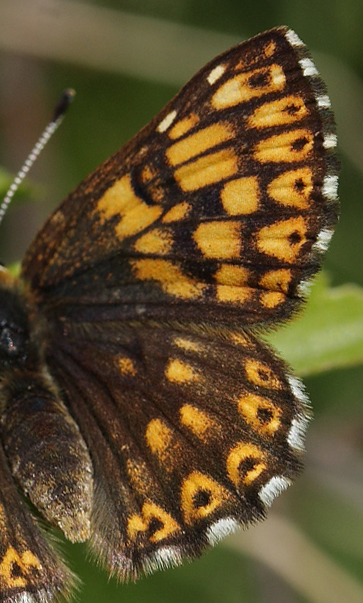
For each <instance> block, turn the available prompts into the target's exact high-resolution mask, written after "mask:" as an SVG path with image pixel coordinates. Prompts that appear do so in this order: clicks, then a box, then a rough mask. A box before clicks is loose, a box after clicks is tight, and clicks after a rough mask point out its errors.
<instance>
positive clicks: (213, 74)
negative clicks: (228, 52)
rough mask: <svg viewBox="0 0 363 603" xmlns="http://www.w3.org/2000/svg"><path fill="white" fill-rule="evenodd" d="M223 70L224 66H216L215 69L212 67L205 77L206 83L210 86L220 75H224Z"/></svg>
mask: <svg viewBox="0 0 363 603" xmlns="http://www.w3.org/2000/svg"><path fill="white" fill-rule="evenodd" d="M225 70H226V66H225V65H217V67H214V69H212V71H211V72H210V74H209V75H208V77H207V81H208V83H209V84H210V85H211V86H212V85H213V84H214V83H215V82H216V81H217V80H218V79H219V78H220V77H221V75H223V74H224V72H225Z"/></svg>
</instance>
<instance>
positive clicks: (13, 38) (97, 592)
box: [0, 0, 363, 603]
mask: <svg viewBox="0 0 363 603" xmlns="http://www.w3.org/2000/svg"><path fill="white" fill-rule="evenodd" d="M130 14H131V15H133V16H134V18H133V19H131V20H130V19H129V16H130ZM145 18H146V19H145ZM150 18H151V19H150ZM281 24H285V25H288V26H290V27H291V28H293V29H295V30H296V32H297V33H298V34H299V36H300V37H301V38H302V39H303V40H304V41H305V43H306V44H307V46H308V47H309V49H310V51H311V52H312V54H313V57H314V60H315V62H316V65H317V67H318V69H319V70H320V72H321V74H322V76H323V79H324V80H325V81H326V83H327V85H328V88H329V94H330V97H331V100H332V104H333V108H334V109H335V112H336V120H337V126H338V137H339V142H340V146H339V152H340V158H341V163H342V172H341V184H340V197H341V203H342V210H341V220H340V223H339V225H338V227H337V231H336V234H335V236H334V238H333V241H332V244H331V247H330V249H329V252H328V254H327V257H326V260H325V263H324V269H325V271H326V273H327V274H328V277H327V276H325V279H323V280H320V281H319V284H318V286H317V287H316V288H315V290H314V293H313V297H312V299H311V302H309V304H308V307H307V311H306V313H305V315H304V316H303V318H301V320H298V321H296V323H293V324H292V325H291V327H290V326H289V327H287V328H286V329H283V330H282V332H281V333H278V334H276V335H274V340H275V343H276V345H278V346H279V348H280V349H281V350H282V352H283V354H284V356H285V358H286V359H287V360H288V361H289V362H290V363H291V364H292V365H293V366H294V367H295V369H296V370H297V372H298V373H300V374H303V375H305V378H304V380H305V383H306V386H307V389H308V391H309V394H310V397H311V400H312V405H313V408H314V414H315V420H314V422H313V424H312V425H311V427H310V430H309V433H308V437H307V456H306V469H305V472H304V474H303V476H302V477H301V478H300V479H299V480H298V482H297V483H296V484H295V485H294V487H293V488H290V489H289V491H288V492H286V493H284V494H283V496H282V497H280V498H279V499H278V500H277V501H276V502H275V503H274V505H273V509H272V512H271V513H270V517H269V519H268V521H267V522H265V524H263V525H262V526H258V527H254V528H252V529H250V530H249V531H248V532H246V533H240V534H238V535H237V536H236V537H234V538H231V539H229V540H228V539H227V540H226V541H225V542H224V544H222V545H219V546H218V547H217V548H215V549H214V550H213V551H211V552H210V553H208V554H207V555H205V556H204V557H203V558H202V559H201V560H199V561H197V562H194V563H193V564H187V565H185V566H183V567H181V568H177V569H174V570H169V571H167V572H162V573H158V574H156V575H154V576H152V577H149V578H147V579H144V580H142V581H140V582H139V583H138V584H136V585H127V586H125V585H120V586H116V583H115V581H114V580H113V579H111V581H108V578H107V574H106V572H104V571H103V570H98V569H97V570H96V569H95V568H94V567H93V566H92V565H90V564H89V563H88V562H87V561H85V557H86V549H85V547H84V546H80V545H77V546H71V545H68V544H67V545H66V544H64V545H62V546H63V549H64V553H65V556H66V558H67V559H68V560H69V562H70V564H71V566H72V568H73V569H74V571H76V572H77V573H78V574H79V575H80V577H81V579H82V581H83V583H84V586H83V588H82V590H81V591H80V594H79V597H78V600H79V601H80V602H81V603H96V602H100V601H107V602H110V603H113V602H116V601H123V602H125V603H128V602H137V601H142V602H143V603H150V602H153V601H158V602H164V601H165V603H167V602H172V603H178V602H179V601H180V602H182V601H183V602H184V601H188V602H190V603H193V602H197V601H198V603H199V602H200V603H203V602H214V601H216V602H217V601H222V600H223V601H225V602H226V603H232V602H233V603H234V602H240V601H241V602H244V603H254V602H265V601H266V602H268V603H275V602H276V603H277V602H278V603H300V602H309V601H312V602H315V601H316V602H317V603H325V602H326V603H328V602H329V603H335V601H336V602H337V603H338V601H339V602H340V601H344V602H346V603H355V602H357V603H358V602H359V601H363V464H362V456H363V454H362V452H363V450H362V449H363V435H362V434H363V371H362V360H363V292H362V287H363V195H362V191H363V2H362V1H361V0H329V1H328V0H322V1H318V0H305V1H303V0H300V1H293V0H274V1H272V0H262V1H259V0H223V2H220V1H219V0H172V1H169V2H168V1H167V0H129V1H121V2H117V1H116V0H109V1H108V2H100V1H98V2H88V3H83V4H78V3H76V2H72V1H67V2H66V1H62V0H59V1H58V2H53V1H52V2H50V1H49V0H42V1H38V0H28V1H27V2H26V1H24V2H21V1H19V0H14V1H13V0H12V2H9V0H0V95H1V96H0V154H1V157H0V164H1V165H3V166H5V167H6V169H7V170H8V171H9V172H11V173H13V172H15V171H16V170H17V169H19V167H20V166H21V164H22V162H23V160H24V158H25V156H26V155H27V153H28V152H29V150H30V148H31V147H32V145H33V143H34V141H35V140H36V138H37V137H38V135H39V133H40V131H41V129H42V128H43V125H44V124H45V122H46V121H47V119H48V117H49V116H50V115H51V112H52V109H53V106H54V104H55V102H56V100H57V98H58V96H59V93H60V92H61V90H62V89H63V88H65V87H72V88H75V89H76V91H77V97H76V100H75V102H74V104H73V105H72V108H71V110H70V111H69V114H68V116H67V118H66V121H65V122H64V124H63V126H62V128H61V130H60V131H59V132H58V133H57V134H56V136H55V137H54V138H53V140H52V141H51V142H50V144H49V145H48V147H47V149H46V150H45V151H44V152H43V154H42V156H41V158H40V159H39V161H38V163H37V165H36V166H35V167H34V169H33V171H32V173H31V182H30V184H29V183H28V184H27V185H26V186H24V187H23V190H22V194H21V195H19V198H20V199H21V200H22V202H20V201H19V202H18V203H14V205H13V207H11V209H10V210H9V212H8V214H7V216H6V218H5V220H4V222H3V224H2V225H1V227H0V258H1V261H2V262H4V263H9V262H12V261H15V260H18V259H20V258H21V255H22V254H23V252H24V251H25V249H26V247H27V245H28V244H29V242H30V240H31V238H32V237H33V236H34V234H35V232H36V230H37V228H38V227H39V226H40V224H41V223H42V220H43V219H44V218H45V217H46V216H47V214H48V213H49V211H50V210H51V209H52V208H54V207H55V206H56V205H57V204H58V203H59V201H60V200H61V199H62V197H63V196H65V195H66V194H67V192H68V191H69V190H70V189H71V188H73V187H74V186H75V185H76V184H77V183H78V182H79V181H80V180H81V179H82V178H83V177H84V176H86V175H87V173H88V172H90V171H91V170H92V169H94V168H95V167H96V166H97V165H98V164H99V163H100V162H101V161H103V160H104V159H105V158H106V157H108V156H109V155H110V154H111V153H113V152H114V151H115V150H116V149H117V148H118V147H120V146H121V145H122V143H123V142H125V141H126V140H127V139H128V138H130V137H131V136H132V135H133V134H134V133H136V132H137V131H138V130H139V129H140V128H141V127H142V126H143V125H144V124H145V123H147V121H148V120H149V119H150V118H151V117H153V115H154V114H155V113H157V112H158V111H159V110H160V109H161V108H162V107H163V105H164V104H165V103H166V102H167V101H168V100H169V99H170V98H171V97H172V96H173V94H175V92H176V91H177V90H178V87H179V85H181V84H183V83H184V82H185V81H186V80H187V79H188V78H189V77H190V76H192V75H193V73H194V72H195V71H196V70H197V69H198V68H199V67H201V66H202V65H203V64H204V63H205V62H206V61H207V60H209V59H211V58H213V56H215V55H216V54H218V53H219V52H221V51H222V50H223V49H225V48H227V47H228V46H230V45H232V44H234V43H235V42H238V41H239V40H243V39H246V38H248V37H250V36H252V35H254V34H257V33H258V32H260V31H263V30H265V29H269V28H271V27H274V26H276V25H281ZM115 34H116V35H115ZM221 34H223V35H221ZM6 181H7V177H6V176H4V177H2V176H1V178H0V185H1V188H3V187H4V183H5V182H6ZM25 201H26V202H25ZM328 281H330V283H331V286H332V287H333V288H332V289H329V288H327V284H326V283H327V282H328Z"/></svg>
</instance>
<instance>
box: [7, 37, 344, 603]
mask: <svg viewBox="0 0 363 603" xmlns="http://www.w3.org/2000/svg"><path fill="white" fill-rule="evenodd" d="M335 145H336V136H335V131H334V124H333V118H332V114H331V111H330V102H329V99H328V96H327V94H326V91H325V88H324V85H323V84H322V83H321V80H320V78H319V77H318V74H317V71H316V69H315V67H314V64H313V62H312V61H311V59H310V58H309V56H308V54H307V52H306V49H305V47H304V45H303V44H302V42H301V41H300V39H299V38H298V37H297V36H296V34H295V33H294V32H292V31H291V30H288V29H287V28H277V29H274V30H271V31H270V32H266V33H264V34H261V35H259V36H257V37H255V38H253V39H251V40H249V41H247V42H244V43H243V44H240V45H239V46H236V47H235V48H232V49H231V50H229V51H227V52H226V53H224V54H222V55H220V56H219V57H217V58H216V59H214V60H213V61H212V62H211V63H210V64H209V65H207V66H206V67H204V68H203V69H202V70H201V71H200V72H199V73H198V74H197V75H196V76H195V77H194V78H192V79H191V80H190V82H189V83H188V84H186V86H185V87H184V88H183V89H182V90H181V91H180V93H179V94H178V95H177V96H176V97H175V98H174V99H173V100H172V101H171V102H170V103H169V104H168V105H167V106H166V107H165V109H164V110H163V111H162V112H161V113H160V114H159V115H158V116H157V117H156V118H155V119H154V120H153V121H152V122H151V123H150V124H149V125H147V126H146V127H145V128H144V129H143V130H141V132H140V133H139V134H138V135H137V136H136V137H135V138H133V139H132V140H131V141H130V142H129V143H127V144H126V145H125V146H124V147H123V148H122V149H121V150H120V151H119V152H117V153H116V154H115V155H114V156H113V157H111V158H110V159H109V160H108V161H106V162H105V163H104V164H103V165H102V166H101V167H100V168H98V169H97V170H96V171H95V172H94V173H93V174H91V175H90V176H89V177H88V178H86V179H85V180H84V181H83V182H82V183H81V184H80V185H79V186H78V187H77V188H76V189H75V190H74V191H73V193H71V194H70V195H69V196H68V197H67V198H66V199H65V201H64V202H63V204H62V205H61V206H60V208H59V209H58V210H56V211H55V212H54V213H53V215H52V216H51V217H50V218H49V220H48V221H47V222H46V223H45V225H44V227H43V228H42V230H41V231H40V233H39V234H38V235H37V237H36V238H35V240H34V242H33V243H32V245H31V246H30V249H29V251H28V252H27V254H26V256H25V258H24V261H23V266H22V279H23V281H25V284H26V286H25V291H26V296H27V300H28V302H27V303H28V304H29V308H30V313H31V315H32V320H34V321H36V322H37V321H38V320H39V324H40V325H41V328H39V330H38V329H35V330H36V333H37V335H36V337H38V338H39V337H41V338H42V342H41V345H40V347H41V353H40V354H39V357H41V358H42V360H43V361H44V363H45V364H46V367H47V369H46V370H47V371H49V378H50V376H52V378H53V380H54V387H53V390H54V391H56V392H59V395H61V396H62V398H63V401H64V403H65V405H66V407H67V409H68V411H69V412H70V414H71V415H72V416H73V419H74V420H75V421H76V423H77V424H78V427H79V429H80V434H81V435H80V436H79V437H80V438H82V441H83V440H84V441H85V442H86V444H87V448H88V450H89V454H90V457H91V460H92V465H93V471H94V477H93V480H94V503H93V508H92V512H91V538H90V544H91V548H92V550H93V552H94V553H95V555H96V556H98V557H100V558H101V559H102V560H103V561H105V563H106V565H107V566H108V568H109V570H110V571H111V572H114V573H116V574H117V575H118V576H119V577H120V578H122V579H129V578H137V577H138V576H139V575H140V574H141V573H143V572H148V571H151V570H154V569H156V568H157V567H165V566H167V565H171V564H178V563H180V562H181V561H182V559H183V558H192V557H195V556H196V555H199V554H200V553H201V552H202V551H203V550H204V549H205V547H206V546H207V545H209V544H214V543H215V542H216V541H217V540H218V539H219V538H221V537H222V536H224V535H225V534H227V533H229V532H231V531H232V530H234V529H235V527H236V526H237V525H244V526H245V525H248V524H249V523H251V522H252V521H255V520H257V519H259V518H262V517H263V516H264V515H265V512H266V509H267V507H268V506H269V505H270V504H271V502H272V500H273V498H274V497H275V496H276V494H278V493H279V492H280V491H281V490H283V489H284V488H286V487H287V486H288V485H289V484H290V483H291V480H292V479H293V478H294V476H295V475H296V474H297V473H298V472H299V470H300V468H301V456H302V451H303V447H304V444H303V436H304V432H305V428H306V424H307V421H308V417H309V412H308V409H307V400H306V396H305V394H304V392H303V388H302V386H301V384H300V382H299V381H298V380H297V379H296V378H294V377H292V376H291V375H289V370H288V369H287V367H286V365H285V364H284V363H283V362H282V361H281V360H280V359H278V358H277V356H276V355H275V353H274V351H273V350H271V349H270V348H268V347H267V346H266V344H265V343H263V342H262V341H261V340H260V338H259V336H258V331H255V328H256V327H257V328H258V329H260V328H261V326H262V325H264V324H271V323H277V322H279V321H281V320H286V319H287V318H289V317H290V315H291V313H292V312H293V311H294V310H296V308H297V307H298V305H299V303H300V301H301V299H302V296H303V295H302V292H303V290H304V284H305V282H306V280H308V279H309V278H310V277H311V276H312V275H314V274H315V272H316V271H317V270H318V268H319V267H320V263H321V257H322V254H323V252H324V251H325V249H326V247H327V245H328V242H329V239H330V236H331V234H332V231H333V228H334V225H335V222H336V220H337V197H336V186H337V166H336V160H335V156H334V148H335ZM36 337H34V341H35V340H36ZM47 374H48V373H47ZM57 395H58V393H57ZM62 450H63V448H62ZM24 454H26V451H25V450H24ZM4 508H5V507H4ZM6 509H7V508H6ZM17 517H18V521H19V522H20V525H21V526H22V528H23V530H25V529H26V526H27V524H26V521H25V519H24V520H23V519H22V518H21V515H20V514H17ZM29 529H30V532H29V534H30V536H32V534H33V532H32V528H29ZM34 530H35V528H34ZM77 536H78V535H76V534H75V535H74V538H73V540H77V539H79V538H77ZM38 537H39V535H38V534H37V533H35V532H34V537H33V540H32V538H30V540H29V542H28V541H27V546H28V549H29V550H30V551H31V552H32V553H33V554H34V555H37V550H38V549H37V546H38V545H37V544H36V543H37V538H38ZM0 544H1V543H0ZM19 551H20V552H19ZM19 551H18V553H17V554H18V555H21V554H22V552H21V551H22V549H21V550H20V549H19ZM4 559H6V557H3V563H4ZM46 560H47V561H48V566H49V567H50V568H52V567H53V566H52V564H53V565H54V571H53V570H52V569H50V570H49V571H48V570H46V571H45V573H43V574H39V576H38V577H37V578H36V579H35V585H36V588H38V590H39V591H40V590H41V589H43V590H44V592H46V593H49V596H48V594H47V596H45V597H44V601H46V602H47V603H48V601H51V600H52V598H53V596H55V595H56V594H57V588H58V587H57V584H56V582H52V578H53V577H54V576H57V571H58V574H59V575H61V574H62V571H63V570H62V566H61V565H58V564H57V561H54V557H51V554H50V553H49V557H47V554H46ZM5 566H6V564H5ZM48 566H47V565H46V564H45V568H47V567H48ZM1 567H2V566H1V565H0V569H1ZM47 571H48V573H47ZM0 578H1V576H0ZM63 582H64V581H63ZM19 588H20V590H19V592H20V593H21V592H22V593H24V594H25V595H26V594H27V593H29V592H30V582H26V583H24V585H23V586H21V587H19ZM0 590H1V582H0ZM3 590H4V589H3ZM4 592H5V590H4ZM32 592H33V591H32ZM6 596H7V595H6ZM5 600H6V603H10V602H11V603H13V600H12V599H9V597H8V596H7V598H5ZM30 600H31V599H30ZM20 601H22V599H15V602H16V603H19V602H20Z"/></svg>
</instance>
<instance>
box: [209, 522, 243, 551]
mask: <svg viewBox="0 0 363 603" xmlns="http://www.w3.org/2000/svg"><path fill="white" fill-rule="evenodd" d="M239 527H240V525H239V523H238V521H236V519H234V518H233V517H224V518H223V519H218V521H216V522H215V523H212V525H211V526H210V527H209V528H208V530H207V532H206V536H207V539H208V542H209V544H210V545H211V546H214V545H215V544H217V542H219V541H220V540H221V539H222V538H224V537H225V536H228V534H232V533H233V532H235V531H236V530H237V529H238V528H239Z"/></svg>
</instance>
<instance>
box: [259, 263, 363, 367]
mask: <svg viewBox="0 0 363 603" xmlns="http://www.w3.org/2000/svg"><path fill="white" fill-rule="evenodd" d="M267 340H268V341H269V343H271V344H272V345H273V346H274V347H276V348H277V349H278V350H279V351H280V352H281V355H282V356H283V358H285V359H286V360H287V361H288V362H289V364H291V365H292V366H293V367H294V369H295V370H296V372H297V373H298V374H300V375H312V374H316V373H320V372H322V371H326V370H330V369H333V368H342V367H348V366H354V365H356V364H359V363H363V289H361V288H360V287H358V286H357V285H353V284H352V285H343V286H340V287H336V288H330V287H329V286H328V279H327V276H326V275H322V276H320V277H319V278H318V279H317V280H316V281H315V282H314V286H313V289H312V293H311V296H310V299H309V302H308V303H307V305H306V308H305V309H304V311H303V312H302V314H301V317H300V316H299V317H298V318H296V319H294V320H293V321H291V323H289V325H288V326H286V328H283V329H280V330H279V331H277V332H274V333H271V334H269V336H268V337H267Z"/></svg>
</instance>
